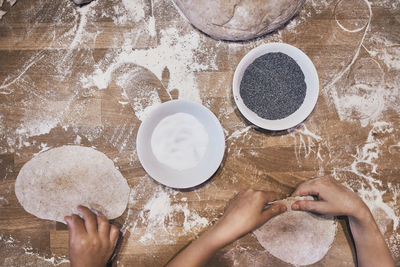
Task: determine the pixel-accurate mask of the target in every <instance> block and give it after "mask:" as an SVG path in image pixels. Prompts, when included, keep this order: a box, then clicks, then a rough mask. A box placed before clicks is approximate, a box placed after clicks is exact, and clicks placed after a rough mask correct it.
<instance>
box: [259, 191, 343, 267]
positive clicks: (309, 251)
mask: <svg viewBox="0 0 400 267" xmlns="http://www.w3.org/2000/svg"><path fill="white" fill-rule="evenodd" d="M298 199H308V200H311V199H312V197H311V198H310V197H305V198H304V197H297V198H288V199H286V200H283V201H282V204H285V205H286V206H287V207H288V211H287V212H285V213H282V214H281V215H278V216H276V217H274V218H272V219H271V220H269V221H268V222H267V223H265V224H264V225H263V226H261V227H260V228H258V229H257V230H255V231H254V234H255V236H256V238H257V240H258V242H260V244H261V245H262V246H263V247H264V248H265V249H266V250H267V251H268V252H269V253H271V254H272V255H273V256H275V257H277V258H279V259H281V260H282V261H285V262H287V263H290V264H293V265H295V266H302V265H309V264H313V263H315V262H317V261H320V260H321V259H322V258H323V257H324V256H325V254H326V253H327V252H328V250H329V248H330V247H331V245H332V243H333V240H334V239H335V235H336V229H337V226H336V222H335V220H334V219H333V218H327V217H323V216H318V215H315V214H312V213H310V212H305V211H292V210H291V206H292V204H293V202H295V201H296V200H298Z"/></svg>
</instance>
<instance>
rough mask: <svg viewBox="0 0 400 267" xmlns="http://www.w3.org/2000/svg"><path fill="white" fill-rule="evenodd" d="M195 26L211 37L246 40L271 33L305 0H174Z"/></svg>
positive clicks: (295, 11)
mask: <svg viewBox="0 0 400 267" xmlns="http://www.w3.org/2000/svg"><path fill="white" fill-rule="evenodd" d="M174 2H175V4H176V5H177V6H178V7H179V9H180V10H181V11H182V13H183V14H184V15H185V16H186V18H187V19H188V20H189V22H190V23H192V24H193V25H194V26H195V27H196V28H198V29H199V30H201V31H203V32H205V33H206V34H208V35H210V36H211V37H213V38H215V39H222V40H232V41H238V40H249V39H253V38H255V37H258V36H261V35H263V34H266V33H268V32H272V31H274V30H276V29H278V28H279V27H281V26H283V25H284V24H285V23H286V22H287V21H288V20H289V19H291V18H292V17H293V16H294V15H295V14H297V13H298V12H299V11H300V10H301V8H302V6H303V4H304V2H305V0H213V1H197V0H174Z"/></svg>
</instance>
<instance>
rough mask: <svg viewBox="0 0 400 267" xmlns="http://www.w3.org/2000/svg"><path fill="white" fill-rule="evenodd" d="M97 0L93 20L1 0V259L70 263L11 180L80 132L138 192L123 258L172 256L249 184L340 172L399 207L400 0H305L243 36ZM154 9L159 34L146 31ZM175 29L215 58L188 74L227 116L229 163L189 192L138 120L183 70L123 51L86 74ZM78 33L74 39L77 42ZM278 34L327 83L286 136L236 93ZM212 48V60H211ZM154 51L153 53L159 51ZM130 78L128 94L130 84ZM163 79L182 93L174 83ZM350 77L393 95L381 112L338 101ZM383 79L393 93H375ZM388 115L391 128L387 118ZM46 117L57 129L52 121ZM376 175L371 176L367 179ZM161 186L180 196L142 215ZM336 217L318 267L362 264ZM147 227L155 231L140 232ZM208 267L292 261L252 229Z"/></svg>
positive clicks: (62, 237)
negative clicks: (233, 38)
mask: <svg viewBox="0 0 400 267" xmlns="http://www.w3.org/2000/svg"><path fill="white" fill-rule="evenodd" d="M95 2H96V5H95V7H94V8H91V9H90V10H91V11H90V12H92V13H89V15H88V17H87V18H88V20H87V21H86V24H84V23H83V22H84V21H82V16H81V14H80V13H79V12H78V11H77V10H78V9H79V8H78V7H76V6H74V5H73V4H72V3H70V1H66V0H63V1H61V0H56V1H47V0H42V1H29V0H19V1H18V2H17V3H16V5H15V6H13V7H9V6H8V4H6V3H5V4H4V5H3V9H5V10H7V11H8V13H7V14H6V15H5V16H4V17H3V18H2V19H1V20H0V265H2V266H20V265H27V266H28V265H29V266H30V265H32V266H47V265H49V266H52V265H53V263H52V262H49V260H47V261H46V260H45V259H46V258H47V259H51V257H55V262H56V263H60V262H61V265H60V266H64V265H65V266H68V263H62V260H63V259H66V258H67V253H68V231H67V229H66V227H65V225H63V224H60V223H55V222H50V221H44V220H40V219H38V218H36V217H34V216H33V215H31V214H28V213H27V212H26V211H25V210H24V209H23V208H22V207H21V206H20V204H19V203H18V201H17V199H16V196H15V194H14V182H15V179H16V177H17V175H18V172H19V170H20V169H21V167H22V166H23V164H24V163H26V162H27V161H28V160H30V159H31V158H32V157H34V155H35V154H36V153H38V152H40V151H41V150H43V149H46V148H51V147H58V146H62V145H66V144H74V143H76V142H77V136H79V138H80V144H81V145H84V146H93V147H95V148H96V149H97V150H99V151H101V152H103V153H105V154H106V155H107V156H108V157H109V158H111V159H113V160H114V162H115V164H116V166H117V167H118V168H119V170H120V171H121V173H122V174H123V175H124V177H125V178H126V179H127V180H128V183H129V185H130V186H131V187H132V190H133V192H134V194H133V195H132V200H131V202H130V203H129V207H128V209H127V211H126V212H125V213H124V215H123V216H122V217H121V218H119V219H118V220H116V221H117V222H119V223H121V224H125V225H126V224H127V223H128V224H129V223H130V224H131V225H130V226H129V227H128V228H127V229H128V230H129V231H128V232H127V233H126V235H125V237H124V240H123V244H122V248H121V251H120V253H119V256H118V257H117V260H116V261H115V263H114V265H115V266H163V265H165V264H166V263H167V262H168V260H169V259H171V258H172V257H173V256H174V255H175V254H176V253H177V252H178V251H179V250H180V249H182V248H183V247H184V246H185V245H186V244H188V243H189V242H190V241H191V240H193V239H194V238H196V237H197V236H198V235H199V234H201V233H202V232H204V231H206V230H207V229H208V228H209V227H210V226H211V225H212V224H213V222H215V221H216V220H217V218H218V217H219V216H221V214H222V213H223V210H224V208H225V205H226V203H227V202H228V201H229V199H231V198H232V197H233V196H234V195H235V194H236V193H237V192H238V191H239V190H242V189H246V188H249V187H251V188H255V189H260V190H273V191H276V192H278V193H279V194H280V195H281V196H282V197H285V196H288V195H290V194H291V193H292V192H293V190H294V189H295V188H296V186H298V185H299V184H300V183H302V182H303V181H306V180H309V179H311V178H312V177H317V176H321V175H335V176H336V178H338V179H339V180H340V181H341V182H345V183H346V184H348V185H349V186H351V187H352V188H353V189H354V190H360V189H361V188H366V190H370V191H373V189H378V190H379V192H384V193H381V194H380V197H382V201H383V203H386V204H387V205H389V206H390V207H391V209H392V210H393V212H394V214H395V215H396V216H397V217H398V216H399V215H400V208H399V204H398V201H400V199H399V195H398V192H400V180H399V176H400V168H399V164H398V162H399V161H400V149H399V147H400V146H399V142H400V131H399V129H400V127H399V126H400V125H399V122H400V118H399V112H400V111H399V105H398V104H399V103H400V93H399V88H400V80H399V77H400V68H399V61H400V54H399V52H398V51H399V43H400V20H399V17H400V5H399V3H398V1H390V0H388V1H378V0H373V1H369V3H370V4H371V12H372V17H370V13H369V9H368V5H367V4H366V2H365V1H363V0H348V1H343V0H341V1H339V0H335V1H322V0H318V1H306V4H305V6H304V9H303V11H302V12H300V14H299V15H298V16H297V17H295V19H294V20H293V21H292V22H290V23H289V24H288V25H287V26H286V27H284V28H282V29H280V30H279V31H277V32H274V33H272V34H269V35H266V36H263V37H261V38H259V39H256V40H252V41H249V42H240V43H236V44H235V43H229V42H220V41H216V40H213V39H211V38H209V37H207V36H205V35H203V34H201V33H200V32H199V31H198V30H196V29H194V28H193V27H192V26H191V25H189V24H188V23H187V21H186V20H184V19H183V18H182V17H181V16H180V14H179V12H178V11H177V10H176V8H175V6H174V5H173V4H172V3H171V2H170V1H167V0H162V1H156V2H155V3H153V1H148V2H146V3H145V5H144V9H143V10H144V18H143V19H141V20H137V21H135V20H134V19H130V20H129V19H128V20H126V21H122V22H121V21H120V22H118V19H120V20H122V19H123V18H124V16H125V17H126V14H127V13H126V11H125V10H124V9H123V6H122V4H121V3H120V2H121V1H100V0H96V1H95ZM138 2H139V1H138ZM139 7H140V5H138V7H137V8H139ZM118 10H119V11H118ZM152 14H153V15H154V18H155V33H156V34H155V35H151V34H149V32H148V30H147V29H148V18H149V17H150V16H151V15H152ZM128 18H129V16H128ZM369 21H370V22H369ZM338 22H339V23H340V25H342V26H343V27H345V29H348V30H354V29H358V28H360V30H358V31H355V32H349V31H348V30H347V31H346V30H343V29H342V28H341V27H340V26H339V24H338ZM368 23H369V24H368ZM79 25H82V28H83V31H81V35H79V34H80V32H79ZM367 27H368V28H367ZM167 29H176V30H177V31H178V32H179V34H180V35H181V36H183V35H185V34H191V35H193V36H200V37H199V40H198V42H199V46H198V47H197V49H195V51H193V58H195V59H196V62H197V63H199V64H205V65H206V67H204V68H202V69H197V70H191V71H189V72H190V74H193V77H194V82H195V83H196V84H197V88H198V93H199V96H200V98H199V100H201V101H202V103H203V105H205V106H206V107H208V108H209V109H210V110H211V111H212V112H213V113H214V114H215V115H216V116H217V117H218V119H219V120H220V122H221V124H222V126H223V128H224V130H225V134H226V155H225V157H224V160H223V163H222V166H221V168H220V169H219V170H218V171H217V173H216V174H215V175H214V176H213V177H212V178H211V179H210V180H209V181H207V182H206V183H205V184H203V185H201V186H199V187H196V188H195V189H193V190H185V191H174V190H171V189H167V188H165V187H163V186H161V185H159V184H157V183H156V182H154V181H153V180H152V179H151V178H150V177H148V176H147V175H146V173H145V171H144V170H143V168H142V167H141V165H140V163H139V161H138V158H137V155H136V144H135V140H136V134H137V130H138V127H139V125H140V123H141V121H140V119H139V118H138V116H137V114H136V113H135V107H134V105H135V104H140V105H142V106H144V107H146V106H148V105H150V104H151V103H150V98H149V97H148V96H147V95H146V93H148V91H150V90H152V88H157V90H156V91H157V96H158V97H159V99H160V101H161V102H165V101H168V100H170V99H171V98H177V97H178V96H181V95H182V92H183V88H169V87H168V84H169V83H171V79H173V77H175V76H174V75H176V74H177V73H174V69H172V68H170V69H168V68H164V69H163V71H162V73H160V75H159V76H157V75H158V74H157V73H153V70H152V69H147V68H145V67H144V66H140V64H137V63H135V62H126V63H125V64H121V65H119V66H118V67H117V68H116V69H115V70H114V71H113V73H112V75H111V81H110V83H109V84H108V85H107V86H106V88H104V89H102V90H99V89H98V88H96V87H95V86H91V87H88V88H86V87H85V86H83V85H82V84H83V83H82V79H83V78H85V77H86V78H87V77H89V76H90V75H91V74H93V73H94V71H96V68H97V67H98V66H100V67H102V68H107V67H108V66H111V65H112V64H113V63H114V62H115V59H116V58H117V57H118V55H120V54H121V53H122V52H121V51H122V50H121V48H123V47H125V46H129V45H130V49H131V50H130V51H132V50H135V49H136V50H148V51H152V50H151V49H157V47H159V46H160V44H162V42H165V40H162V36H163V34H165V30H167ZM78 37H79V38H80V39H79V38H78ZM74 38H75V39H76V38H78V45H75V46H74ZM180 38H181V37H180ZM178 39H179V38H178ZM127 40H128V41H127ZM276 41H279V42H286V43H289V44H292V45H294V46H296V47H298V48H300V49H301V50H303V51H304V52H305V53H306V54H307V55H308V56H309V57H310V58H311V60H312V61H313V63H314V64H315V66H316V68H317V70H318V75H319V79H320V88H321V91H320V96H319V100H318V103H317V106H316V107H315V109H314V111H313V112H312V114H311V115H310V117H309V118H308V119H307V120H306V121H305V122H303V123H302V124H301V125H299V126H298V127H297V128H295V129H292V130H291V131H290V132H283V133H271V132H265V131H260V130H259V129H255V128H252V127H249V128H246V127H247V126H249V124H248V122H246V120H245V119H244V118H243V117H242V115H241V114H240V112H239V111H238V110H237V108H236V106H235V104H234V101H233V97H232V92H231V82H232V79H233V73H234V70H235V68H236V66H237V64H238V63H239V61H240V60H241V58H242V57H243V56H244V55H245V54H246V53H247V52H248V51H249V50H250V49H251V48H253V47H256V46H257V45H259V44H262V43H267V42H276ZM177 42H179V40H178V41H177ZM177 53H179V51H177ZM210 59H213V62H214V64H215V67H213V66H212V64H209V65H207V64H208V63H209V62H210ZM146 60H153V61H157V62H158V60H159V58H156V57H155V58H148V59H146ZM128 61H129V60H128ZM162 64H166V65H167V62H160V66H162ZM102 70H103V71H105V69H102ZM134 71H138V72H140V73H141V74H140V75H139V76H129V78H127V79H125V82H128V83H129V84H130V85H131V86H125V85H121V82H120V81H119V79H121V77H123V75H124V74H129V73H131V72H134ZM179 75H181V76H184V75H185V74H182V73H180V74H179ZM132 77H133V78H132ZM129 79H131V80H129ZM360 84H361V85H364V87H360ZM354 86H355V87H354ZM357 86H359V87H357ZM366 86H367V87H366ZM126 88H128V89H129V91H127V92H126V95H127V96H128V99H127V98H126V97H125V96H124V95H123V90H125V89H126ZM144 88H148V89H144ZM167 88H169V89H170V90H172V89H177V90H173V91H170V92H169V93H168V92H167ZM351 88H358V91H356V94H355V95H357V96H360V97H364V98H363V100H360V101H365V103H366V104H368V103H372V104H371V107H375V105H373V103H375V102H374V101H381V100H382V99H383V100H382V101H384V102H383V103H382V105H380V106H379V107H380V109H377V110H371V112H366V113H365V112H364V113H362V112H361V111H360V109H358V110H357V108H355V109H352V110H350V111H351V112H350V111H349V112H347V110H341V109H340V107H343V105H344V104H345V103H344V101H345V100H343V101H342V102H340V103H338V102H337V99H336V100H335V92H336V97H348V96H350V93H353V92H354V91H351V90H353V89H351ZM363 88H364V89H363ZM365 88H367V89H365ZM368 88H372V89H373V90H372V89H370V90H368ZM180 90H181V91H180ZM377 90H380V91H379V92H382V94H384V96H382V97H381V96H380V95H379V94H378V95H375V94H374V91H377ZM121 102H122V103H123V104H121ZM125 102H126V103H125ZM363 103H364V102H363ZM394 103H397V105H395V104H394ZM341 105H342V106H341ZM338 107H339V108H338ZM366 110H367V111H368V109H366ZM346 112H347V113H346ZM377 122H379V123H381V124H377ZM382 122H384V123H386V124H385V125H386V126H382V127H383V128H382V127H381V128H380V127H379V125H383V124H382ZM36 126H37V128H35V127H36ZM46 127H48V132H43V129H46ZM27 129H28V132H26V130H27ZM35 129H36V130H35ZM24 130H25V132H23V131H24ZM21 131H22V132H21ZM36 132H38V133H36ZM368 146H369V147H371V149H372V150H374V151H375V152H377V157H375V158H372V160H371V158H368V155H371V154H368V155H367V154H366V155H364V154H362V153H363V149H364V150H366V151H367V150H368ZM374 151H372V152H374ZM367 152H368V153H370V152H371V151H367ZM368 179H374V181H375V182H374V183H372V185H371V183H370V182H369V181H370V180H368ZM371 186H375V187H374V188H372V187H371ZM163 193H165V194H167V195H168V199H169V201H170V202H171V203H170V205H171V206H172V207H173V213H172V214H171V216H166V217H163V218H158V219H160V220H161V222H160V223H155V222H154V221H146V220H143V219H142V217H141V216H144V218H148V217H147V216H148V212H149V211H145V210H144V208H145V206H146V204H148V203H149V201H150V200H151V199H152V198H153V197H155V196H157V194H163ZM374 201H379V200H376V199H375V200H373V199H372V200H371V203H372V204H371V207H372V206H373V203H374ZM185 212H186V214H185ZM374 214H375V216H376V218H377V220H378V221H379V222H380V224H382V225H383V226H385V227H386V232H385V237H386V240H387V242H388V244H389V245H390V247H391V250H392V252H393V256H394V257H395V259H396V263H397V264H400V239H399V238H400V230H399V229H393V227H394V224H393V221H392V220H390V218H389V217H388V215H387V214H385V212H383V211H382V210H375V213H374ZM195 215H196V216H198V217H196V218H204V219H205V220H206V221H207V222H208V224H207V225H202V224H200V223H199V220H198V219H193V218H194V217H193V216H195ZM190 216H192V217H190ZM188 220H189V222H191V223H192V224H191V226H190V227H191V228H190V229H189V230H187V228H185V227H187V224H185V223H188ZM338 222H339V223H338V233H337V236H336V238H335V241H334V243H333V245H332V248H331V249H330V250H329V251H328V254H327V255H326V256H325V257H324V258H323V259H322V260H321V261H320V262H318V263H316V264H314V265H312V266H355V253H354V247H353V244H352V241H351V238H350V233H349V229H348V227H347V225H346V222H345V221H344V220H343V219H340V220H338ZM149 231H150V232H149ZM149 233H150V234H151V236H152V238H150V239H148V240H144V239H143V238H144V237H145V236H146V234H149ZM209 266H290V265H289V264H287V263H285V262H282V261H280V260H279V259H277V258H274V257H273V256H271V255H269V254H268V253H267V252H266V251H265V250H264V249H263V248H262V247H261V246H260V244H259V243H258V242H257V240H256V238H255V237H254V235H252V234H251V233H250V234H248V235H246V236H245V237H243V238H241V239H240V240H238V241H236V242H234V243H233V244H230V245H229V246H227V247H226V248H224V249H223V250H221V251H219V252H218V253H217V254H216V255H215V256H214V257H213V259H212V260H211V261H210V263H209Z"/></svg>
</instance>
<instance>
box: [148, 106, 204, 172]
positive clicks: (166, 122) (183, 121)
mask: <svg viewBox="0 0 400 267" xmlns="http://www.w3.org/2000/svg"><path fill="white" fill-rule="evenodd" d="M208 141H209V139H208V133H207V131H206V130H205V128H204V126H203V124H201V122H200V121H198V120H197V119H196V118H195V117H194V116H192V115H190V114H187V113H175V114H173V115H170V116H167V117H165V118H164V119H162V120H161V121H160V122H159V123H158V124H157V126H156V127H155V129H154V131H153V134H152V136H151V149H152V151H153V154H154V156H155V157H156V159H157V160H158V161H159V162H161V163H163V164H165V165H167V166H168V167H170V168H172V169H175V170H180V171H181V170H185V169H190V168H193V167H195V166H197V165H198V164H199V162H200V161H201V160H202V158H203V157H204V155H205V153H206V151H207V147H208Z"/></svg>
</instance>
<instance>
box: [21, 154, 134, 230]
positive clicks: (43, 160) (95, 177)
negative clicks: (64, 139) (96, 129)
mask: <svg viewBox="0 0 400 267" xmlns="http://www.w3.org/2000/svg"><path fill="white" fill-rule="evenodd" d="M129 192H130V187H129V185H128V183H127V181H126V179H125V178H124V177H123V176H122V174H121V173H120V172H119V171H118V170H117V169H116V168H115V166H114V163H113V162H112V160H110V159H109V158H107V156H106V155H104V154H103V153H101V152H99V151H97V150H94V149H93V148H89V147H82V146H62V147H58V148H54V149H51V150H48V151H46V152H43V153H40V154H39V155H37V156H36V157H34V158H33V159H31V160H30V161H28V162H27V163H26V164H25V165H24V166H23V167H22V169H21V171H20V172H19V174H18V177H17V180H16V182H15V194H16V195H17V198H18V201H19V203H21V205H22V206H23V207H24V209H25V210H26V211H27V212H29V213H31V214H33V215H35V216H37V217H39V218H41V219H47V220H55V221H59V222H63V223H64V216H67V215H71V214H72V213H75V214H78V211H77V209H76V207H77V206H78V205H79V204H81V205H84V206H87V207H89V208H91V209H95V210H97V211H100V212H101V213H102V214H104V215H105V216H106V217H107V218H108V219H114V218H117V217H119V216H121V215H122V213H123V212H124V211H125V208H126V205H127V203H128V198H129Z"/></svg>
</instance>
